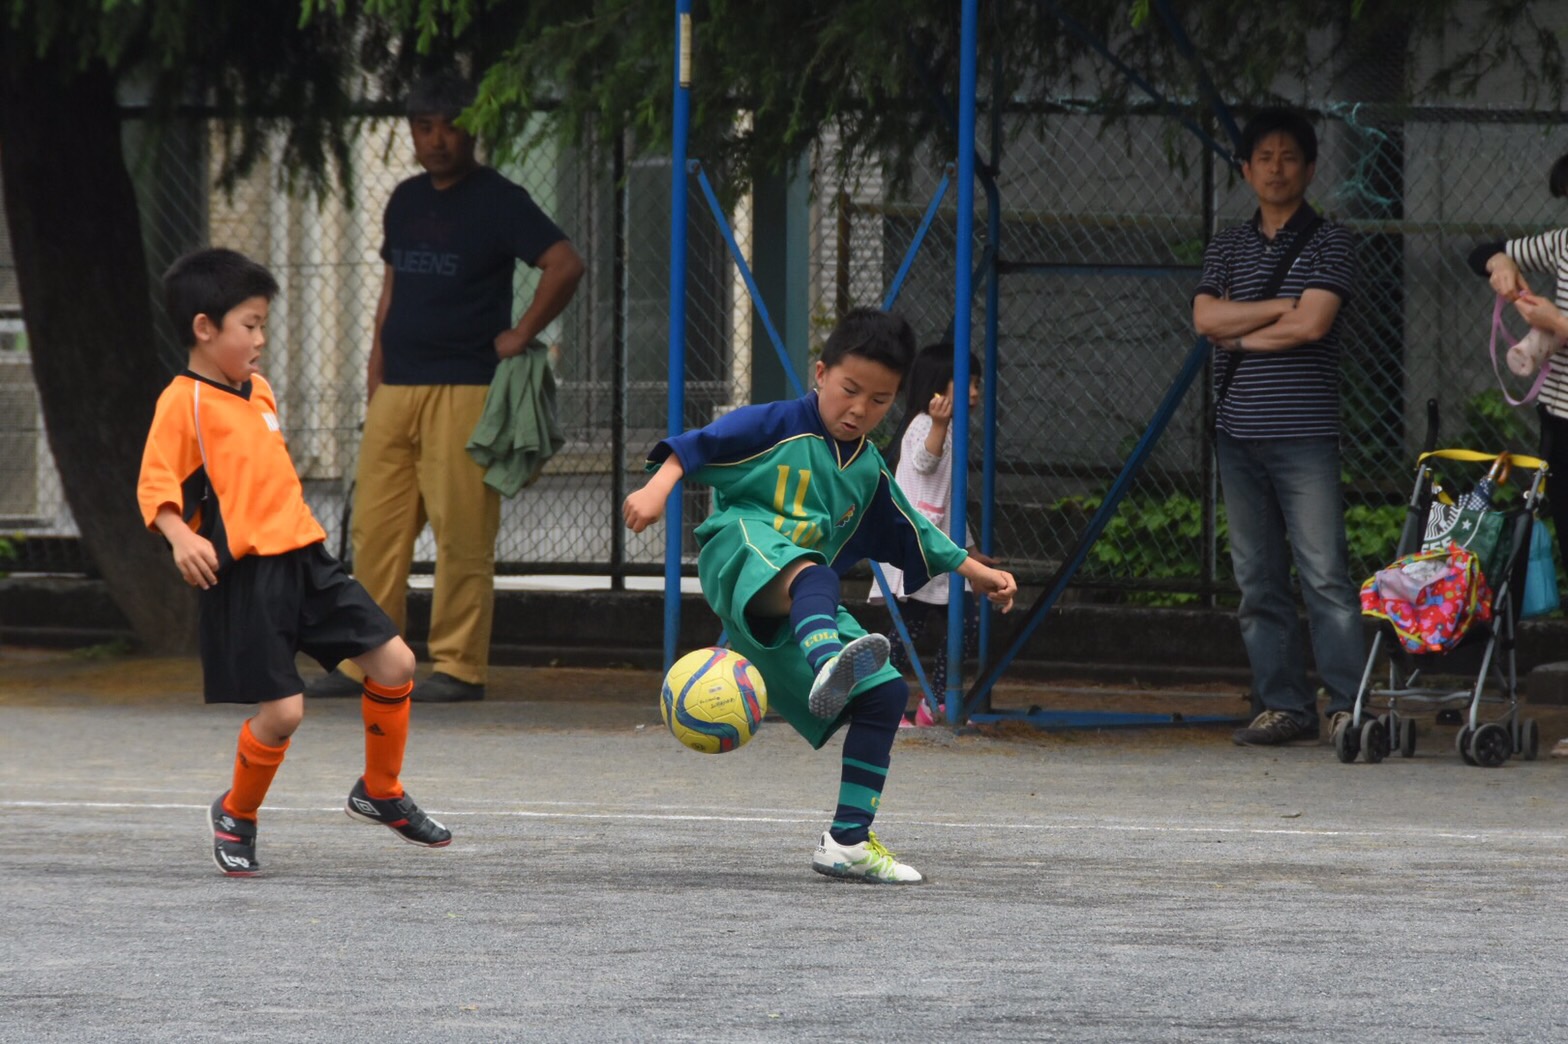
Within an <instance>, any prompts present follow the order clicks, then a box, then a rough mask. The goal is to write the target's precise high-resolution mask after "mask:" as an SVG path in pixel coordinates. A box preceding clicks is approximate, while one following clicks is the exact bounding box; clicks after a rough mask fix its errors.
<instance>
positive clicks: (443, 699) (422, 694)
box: [413, 671, 485, 703]
mask: <svg viewBox="0 0 1568 1044" xmlns="http://www.w3.org/2000/svg"><path fill="white" fill-rule="evenodd" d="M413 698H414V702H416V703H465V702H467V701H469V700H482V699H484V698H485V687H484V686H483V685H475V684H473V683H472V682H465V681H458V680H457V679H456V678H454V677H452V676H451V675H450V674H442V673H441V672H440V671H436V672H435V673H434V674H432V675H431V676H430V677H428V678H426V679H425V680H424V681H419V682H415V683H414V696H413Z"/></svg>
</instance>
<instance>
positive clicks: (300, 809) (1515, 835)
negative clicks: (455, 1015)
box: [0, 801, 1568, 843]
mask: <svg viewBox="0 0 1568 1044" xmlns="http://www.w3.org/2000/svg"><path fill="white" fill-rule="evenodd" d="M526 804H545V805H556V806H567V807H582V806H573V805H572V803H570V802H527V803H526ZM207 807H208V806H207V805H206V804H190V803H185V802H180V803H173V802H169V803H165V802H139V801H0V809H5V808H10V809H29V808H35V809H37V808H49V809H58V808H64V809H77V810H85V809H109V810H117V811H118V810H127V809H141V810H158V809H177V810H180V811H188V810H192V809H196V810H201V809H206V808H207ZM593 807H600V808H602V807H603V806H593ZM662 807H663V808H665V809H667V811H662V812H660V811H654V812H602V811H572V812H566V811H560V812H554V811H548V812H547V811H531V810H528V809H520V808H496V809H481V810H475V811H457V810H455V809H435V808H432V809H427V810H426V811H428V812H429V813H430V814H431V815H434V816H443V817H456V816H502V817H509V818H513V819H573V820H584V819H599V820H624V821H628V822H669V823H693V822H694V823H711V822H724V823H816V822H820V821H821V820H822V818H823V813H822V812H821V811H817V810H811V811H795V810H783V809H781V810H778V814H775V815H758V814H748V813H725V812H717V813H712V814H710V813H708V812H705V811H698V810H696V809H690V810H687V811H678V810H679V809H681V808H682V807H683V806H662ZM702 807H706V806H699V808H702ZM263 811H266V812H269V813H278V812H289V813H308V814H314V813H322V812H341V811H343V806H341V805H329V806H325V807H307V806H291V805H266V806H263ZM883 821H884V822H886V823H889V824H897V825H898V826H899V827H923V828H927V829H943V830H966V831H973V830H982V831H983V830H993V831H994V830H1018V831H1038V832H1051V831H1057V832H1070V831H1081V832H1096V831H1097V832H1101V833H1142V834H1171V835H1177V834H1190V835H1201V834H1226V835H1241V836H1285V837H1323V838H1333V837H1343V838H1379V837H1389V836H1391V835H1397V836H1400V837H1408V838H1420V839H1426V840H1433V841H1473V842H1483V843H1491V842H1494V841H1502V840H1510V841H1537V842H1558V843H1561V842H1568V833H1563V832H1561V831H1548V830H1520V829H1513V830H1475V831H1452V830H1422V829H1420V828H1411V827H1397V826H1396V827H1390V828H1387V829H1376V830H1373V829H1355V830H1351V829H1343V828H1328V827H1321V828H1311V827H1245V826H1221V825H1218V824H1206V825H1205V824H1199V825H1192V826H1177V825H1171V824H1167V823H1136V822H1132V823H1107V822H1104V821H1095V822H1085V821H1081V820H1073V819H1067V820H1063V821H1061V822H1055V823H1051V822H1006V821H996V820H990V821H981V820H958V819H928V818H927V819H911V818H905V817H902V816H887V817H884V820H883Z"/></svg>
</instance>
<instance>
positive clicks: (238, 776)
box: [223, 720, 289, 819]
mask: <svg viewBox="0 0 1568 1044" xmlns="http://www.w3.org/2000/svg"><path fill="white" fill-rule="evenodd" d="M288 749H289V741H288V740H284V741H283V745H282V746H281V747H269V746H267V745H266V744H265V743H263V742H261V741H260V740H259V739H257V738H256V737H255V736H253V735H251V731H250V722H249V720H247V721H246V722H245V724H243V725H241V726H240V742H239V749H238V750H237V751H235V754H234V783H233V785H232V786H230V787H229V792H228V794H227V795H225V797H224V799H223V808H224V811H226V812H228V813H229V815H231V816H238V817H239V818H240V819H255V818H256V810H257V809H259V808H260V807H261V802H262V799H263V798H265V797H266V796H267V788H268V787H270V786H272V777H273V776H275V775H277V774H278V766H279V765H281V764H283V752H284V751H286V750H288Z"/></svg>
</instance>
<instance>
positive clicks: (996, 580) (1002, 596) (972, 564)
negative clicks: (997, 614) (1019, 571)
mask: <svg viewBox="0 0 1568 1044" xmlns="http://www.w3.org/2000/svg"><path fill="white" fill-rule="evenodd" d="M956 572H957V573H958V575H959V576H961V577H963V578H964V579H965V580H968V581H969V582H970V583H971V584H973V585H974V588H975V590H976V591H979V592H981V593H982V594H984V595H985V596H986V597H987V598H989V599H991V604H992V605H994V606H996V607H997V609H999V610H1001V611H1002V612H1004V613H1007V612H1011V611H1012V608H1013V596H1014V595H1016V594H1017V593H1018V581H1016V580H1014V579H1013V574H1012V573H1009V572H1007V571H1006V570H1005V569H992V568H991V567H990V566H988V565H986V564H984V563H983V562H981V561H980V560H979V559H977V558H975V557H974V556H973V555H970V556H969V557H968V558H966V559H964V561H963V563H962V564H960V565H959V567H958V569H957V570H956Z"/></svg>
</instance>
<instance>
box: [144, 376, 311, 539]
mask: <svg viewBox="0 0 1568 1044" xmlns="http://www.w3.org/2000/svg"><path fill="white" fill-rule="evenodd" d="M136 495H137V499H138V500H139V501H140V502H141V509H142V520H143V521H144V522H146V523H147V525H148V527H149V528H152V523H153V519H154V518H156V517H157V515H158V511H159V510H160V509H161V508H162V507H163V506H164V505H166V504H167V505H169V506H171V507H173V508H174V509H175V510H176V511H178V512H179V513H180V517H181V518H183V519H185V521H186V522H187V523H188V524H189V525H190V526H191V527H192V528H193V529H195V530H196V532H198V533H200V534H201V535H202V536H204V537H206V538H207V539H208V540H210V541H212V545H213V547H214V549H216V550H217V552H218V563H219V568H220V569H221V568H224V567H226V566H228V565H230V564H231V563H233V562H235V561H237V560H238V559H241V558H244V557H245V556H246V555H280V554H283V553H284V552H287V551H293V550H295V549H297V548H301V547H307V546H309V545H311V544H314V543H317V542H319V541H322V540H325V539H326V538H327V534H326V532H325V531H324V530H323V529H322V528H321V524H320V523H318V522H317V521H316V519H315V516H313V515H312V514H311V513H310V508H309V507H308V506H307V505H306V504H305V494H304V491H303V489H302V488H301V486H300V482H299V474H298V473H297V472H296V471H295V470H294V462H293V460H291V459H290V458H289V450H288V446H287V445H285V444H284V441H283V432H282V431H281V430H280V429H279V427H278V403H277V399H276V398H275V397H274V396H273V394H272V385H270V384H268V383H267V382H266V380H265V379H263V378H262V377H261V376H260V375H257V376H255V377H252V378H251V379H250V380H249V381H248V382H246V384H245V386H244V387H243V388H240V389H234V388H229V387H226V386H225V385H221V384H217V383H214V382H213V381H209V380H207V379H205V378H203V377H198V376H197V375H195V374H193V373H190V372H189V371H187V372H185V373H182V374H180V375H179V376H177V377H175V378H174V380H173V381H171V382H170V384H169V386H168V387H167V388H165V389H164V390H163V394H162V395H160V396H158V406H157V409H156V410H155V411H154V413H153V419H152V428H151V430H149V431H148V433H147V447H146V449H145V450H144V451H143V452H142V471H141V478H140V480H139V481H138V482H137V484H136Z"/></svg>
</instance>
